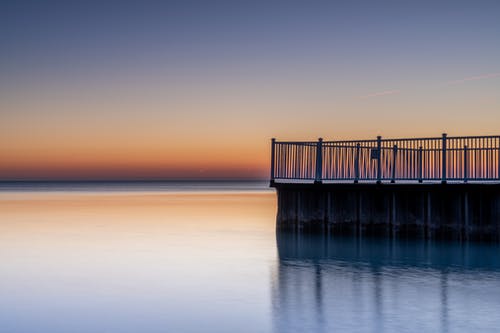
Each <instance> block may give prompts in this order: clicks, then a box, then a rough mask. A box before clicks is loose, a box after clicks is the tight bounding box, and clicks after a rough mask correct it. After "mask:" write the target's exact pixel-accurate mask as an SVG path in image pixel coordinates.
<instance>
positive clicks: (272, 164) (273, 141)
mask: <svg viewBox="0 0 500 333" xmlns="http://www.w3.org/2000/svg"><path fill="white" fill-rule="evenodd" d="M275 145H276V139H275V138H272V139H271V184H272V183H274V163H275V162H274V161H275V156H274V155H275V152H276V150H275Z"/></svg>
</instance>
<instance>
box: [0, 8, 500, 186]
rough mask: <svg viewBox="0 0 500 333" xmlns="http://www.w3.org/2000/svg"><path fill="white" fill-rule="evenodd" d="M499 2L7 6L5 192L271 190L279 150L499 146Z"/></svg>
mask: <svg viewBox="0 0 500 333" xmlns="http://www.w3.org/2000/svg"><path fill="white" fill-rule="evenodd" d="M499 13H500V2H498V1H481V0H478V1H404V0H401V1H313V0H311V1H305V0H304V1H293V0H290V1H272V0H268V1H236V0H235V1H189V0H186V1H127V0H123V1H93V0H88V1H71V0H70V1H50V0H49V1H22V0H21V1H1V2H0V180H30V179H171V178H249V179H251V178H263V179H265V178H267V177H268V173H269V159H270V156H269V155H270V153H269V152H270V148H269V146H270V139H271V138H272V137H276V138H277V139H278V140H315V139H317V138H318V137H323V138H324V139H325V140H334V139H350V138H352V139H365V138H375V137H376V136H377V135H382V136H383V137H387V138H389V137H413V136H418V137H422V136H439V135H440V134H441V133H442V132H447V133H448V135H450V136H453V135H483V134H484V135H487V134H488V135H491V134H500V19H499V17H500V16H499V15H500V14H499Z"/></svg>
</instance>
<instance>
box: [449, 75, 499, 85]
mask: <svg viewBox="0 0 500 333" xmlns="http://www.w3.org/2000/svg"><path fill="white" fill-rule="evenodd" d="M498 76H500V73H490V74H484V75H477V76H471V77H466V78H463V79H460V80H454V81H448V82H446V85H449V84H459V83H465V82H467V81H476V80H483V79H490V78H492V77H498Z"/></svg>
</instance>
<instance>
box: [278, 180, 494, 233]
mask: <svg viewBox="0 0 500 333" xmlns="http://www.w3.org/2000/svg"><path fill="white" fill-rule="evenodd" d="M272 186H273V187H275V188H276V190H277V196H278V214H277V224H276V225H277V228H278V229H281V230H286V229H289V230H291V229H296V230H314V231H318V230H319V231H324V232H332V233H341V234H344V233H357V234H359V235H364V234H366V235H368V234H380V235H386V236H391V237H392V236H400V237H422V238H448V239H457V240H484V241H500V184H280V183H275V184H272Z"/></svg>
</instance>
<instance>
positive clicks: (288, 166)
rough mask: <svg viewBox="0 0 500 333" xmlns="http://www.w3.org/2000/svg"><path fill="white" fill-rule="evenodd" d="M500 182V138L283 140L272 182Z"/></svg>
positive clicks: (275, 153) (274, 150) (275, 151)
mask: <svg viewBox="0 0 500 333" xmlns="http://www.w3.org/2000/svg"><path fill="white" fill-rule="evenodd" d="M275 180H283V181H286V180H290V181H291V180H297V181H300V180H304V181H308V180H310V181H315V182H322V181H354V182H358V181H377V182H382V181H390V182H393V183H394V182H396V181H398V180H400V181H418V182H423V181H441V182H443V183H445V182H447V181H463V182H468V181H500V136H460V137H448V136H447V135H446V134H443V135H442V136H441V137H435V138H406V139H382V137H380V136H379V137H377V139H375V140H352V141H323V140H322V139H321V138H320V139H319V140H318V141H306V142H283V141H276V140H275V139H272V145H271V181H275Z"/></svg>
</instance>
